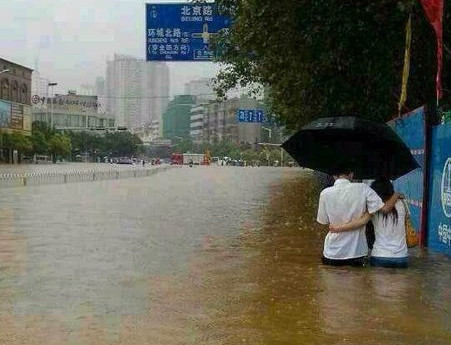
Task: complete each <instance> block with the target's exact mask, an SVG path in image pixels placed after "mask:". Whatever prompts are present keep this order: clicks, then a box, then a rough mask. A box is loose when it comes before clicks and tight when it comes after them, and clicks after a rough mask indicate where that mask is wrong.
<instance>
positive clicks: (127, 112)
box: [99, 54, 169, 131]
mask: <svg viewBox="0 0 451 345" xmlns="http://www.w3.org/2000/svg"><path fill="white" fill-rule="evenodd" d="M99 84H100V81H99ZM104 97H105V103H106V112H107V113H110V114H115V120H116V121H115V123H116V125H117V126H119V127H127V128H128V129H130V130H131V131H137V130H139V129H140V128H142V127H147V126H149V125H150V124H151V123H152V121H158V122H159V123H161V122H162V121H161V118H162V115H163V112H164V110H165V109H166V106H167V103H168V98H169V69H168V67H167V65H166V64H164V63H159V62H147V61H145V60H141V59H137V58H135V57H132V56H127V55H118V54H115V56H114V60H110V61H107V68H106V80H105V96H104Z"/></svg>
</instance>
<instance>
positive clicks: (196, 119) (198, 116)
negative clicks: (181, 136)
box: [189, 103, 208, 143]
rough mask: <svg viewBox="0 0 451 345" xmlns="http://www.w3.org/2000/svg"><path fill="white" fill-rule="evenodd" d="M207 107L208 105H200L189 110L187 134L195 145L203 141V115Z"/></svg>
mask: <svg viewBox="0 0 451 345" xmlns="http://www.w3.org/2000/svg"><path fill="white" fill-rule="evenodd" d="M207 106H208V103H200V104H196V105H194V106H193V107H192V108H191V117H190V131H189V134H190V136H191V139H192V140H193V142H195V143H201V142H202V141H203V133H204V130H203V129H204V113H205V109H206V107H207Z"/></svg>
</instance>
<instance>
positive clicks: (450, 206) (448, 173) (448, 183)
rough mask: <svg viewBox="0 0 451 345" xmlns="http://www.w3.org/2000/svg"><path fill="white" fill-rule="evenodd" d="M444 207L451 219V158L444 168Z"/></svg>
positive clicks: (446, 214)
mask: <svg viewBox="0 0 451 345" xmlns="http://www.w3.org/2000/svg"><path fill="white" fill-rule="evenodd" d="M442 207H443V212H444V213H445V216H447V217H449V218H451V157H450V158H448V159H447V160H446V163H445V166H444V167H443V175H442Z"/></svg>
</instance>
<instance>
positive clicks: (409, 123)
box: [388, 107, 426, 230]
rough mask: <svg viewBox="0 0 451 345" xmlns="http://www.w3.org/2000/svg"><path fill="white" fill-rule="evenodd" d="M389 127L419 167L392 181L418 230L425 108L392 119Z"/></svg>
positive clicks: (420, 222)
mask: <svg viewBox="0 0 451 345" xmlns="http://www.w3.org/2000/svg"><path fill="white" fill-rule="evenodd" d="M388 125H389V126H390V127H392V128H393V130H394V131H395V132H396V133H397V134H398V135H399V137H400V138H401V139H402V140H403V141H404V142H405V143H406V145H407V146H408V147H409V148H410V152H411V153H412V155H413V157H414V158H415V160H416V161H417V162H418V164H419V165H420V167H419V168H418V169H415V170H413V171H411V172H410V173H408V174H406V175H404V176H401V177H400V178H398V179H397V180H395V181H394V183H393V185H394V187H395V190H396V191H400V192H401V193H403V194H404V195H405V196H406V201H407V202H408V203H409V208H410V212H411V218H412V223H413V226H414V227H415V229H417V230H420V229H422V228H424V227H423V225H425V224H424V222H425V220H424V219H422V209H423V176H424V174H425V173H426V172H425V171H424V167H425V161H424V152H425V151H424V148H425V110H424V107H420V108H418V109H415V110H413V111H412V112H410V113H408V114H405V115H404V116H403V117H400V118H397V119H395V120H392V121H390V122H389V123H388Z"/></svg>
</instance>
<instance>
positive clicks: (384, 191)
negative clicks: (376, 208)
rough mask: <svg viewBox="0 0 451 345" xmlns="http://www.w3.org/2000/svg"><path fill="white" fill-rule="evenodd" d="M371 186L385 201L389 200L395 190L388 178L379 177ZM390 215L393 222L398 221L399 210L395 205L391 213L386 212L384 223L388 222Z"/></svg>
mask: <svg viewBox="0 0 451 345" xmlns="http://www.w3.org/2000/svg"><path fill="white" fill-rule="evenodd" d="M371 188H372V189H373V190H374V191H375V192H376V193H377V195H379V197H380V198H381V199H382V201H383V202H387V200H388V199H390V198H391V197H392V195H393V193H394V192H395V190H394V189H393V185H392V183H391V182H390V180H389V179H387V178H378V179H377V180H375V181H374V182H373V183H371ZM388 215H392V217H393V224H397V223H398V211H397V210H396V208H395V207H393V209H392V210H391V211H390V213H387V214H384V223H385V224H386V223H387V218H388Z"/></svg>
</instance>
